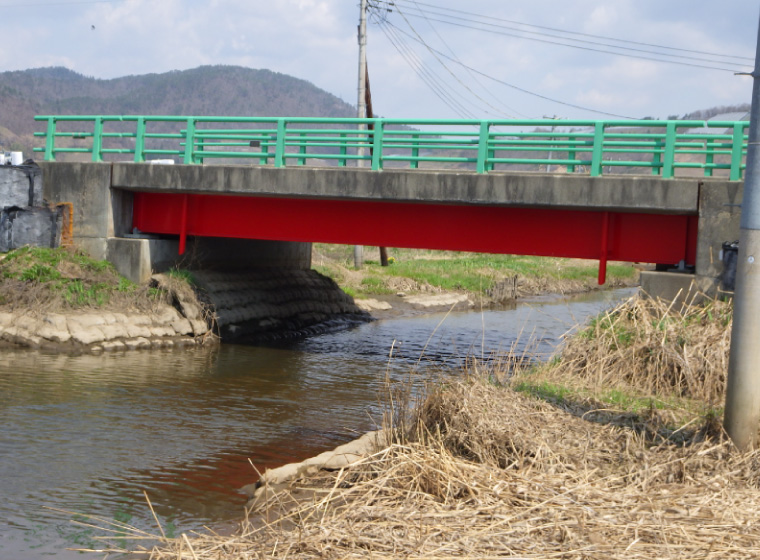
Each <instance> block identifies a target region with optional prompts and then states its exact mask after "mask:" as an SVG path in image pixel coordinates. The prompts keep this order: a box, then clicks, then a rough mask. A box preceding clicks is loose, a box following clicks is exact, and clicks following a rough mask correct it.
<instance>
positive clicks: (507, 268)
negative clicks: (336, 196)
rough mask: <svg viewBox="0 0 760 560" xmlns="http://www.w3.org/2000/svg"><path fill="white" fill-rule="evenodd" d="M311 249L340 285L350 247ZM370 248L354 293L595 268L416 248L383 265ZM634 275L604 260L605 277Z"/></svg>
mask: <svg viewBox="0 0 760 560" xmlns="http://www.w3.org/2000/svg"><path fill="white" fill-rule="evenodd" d="M314 249H315V253H316V254H317V255H319V256H318V257H316V258H315V260H314V268H315V269H316V270H317V271H319V272H320V273H321V274H325V275H326V276H330V277H332V278H333V279H334V280H335V281H336V282H338V284H341V285H343V281H344V280H345V278H344V277H343V274H341V272H340V267H343V268H345V269H353V268H354V260H353V258H354V257H353V247H352V246H348V245H328V244H321V243H316V244H314ZM373 251H377V248H373V247H365V249H364V255H365V261H364V265H363V267H362V273H363V274H364V275H365V276H367V278H364V279H363V280H362V281H361V283H360V285H359V286H357V287H356V288H355V289H356V291H357V292H359V293H375V294H383V293H394V290H392V289H387V288H386V289H383V286H385V285H386V284H387V279H388V278H391V277H398V278H405V279H409V280H412V281H414V282H417V283H419V284H429V285H430V286H433V287H436V288H440V289H443V290H447V291H460V290H463V291H468V292H473V293H484V292H486V291H488V290H489V289H490V288H492V287H493V286H494V284H495V283H497V282H500V281H501V280H503V279H504V278H509V277H513V276H519V277H520V278H523V279H551V280H573V281H574V280H578V281H583V282H588V283H593V282H594V281H595V280H596V278H597V275H598V272H599V270H598V264H597V263H596V262H594V261H588V262H586V261H579V260H577V259H559V258H551V257H532V256H519V255H491V254H486V253H463V252H455V251H427V250H417V249H388V252H389V256H390V260H391V261H392V262H391V264H390V265H389V266H387V267H383V266H380V264H379V261H378V260H376V259H375V258H374V256H371V255H372V253H373ZM635 274H636V271H635V269H634V268H633V267H632V266H630V265H626V264H610V265H609V266H608V268H607V276H608V278H609V279H610V280H632V279H633V278H634V277H635Z"/></svg>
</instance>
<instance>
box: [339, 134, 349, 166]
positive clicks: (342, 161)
mask: <svg viewBox="0 0 760 560" xmlns="http://www.w3.org/2000/svg"><path fill="white" fill-rule="evenodd" d="M347 153H348V149H347V148H346V134H345V132H344V133H341V135H340V155H342V156H345V155H346V154H347ZM338 167H346V158H345V157H342V158H340V159H339V160H338Z"/></svg>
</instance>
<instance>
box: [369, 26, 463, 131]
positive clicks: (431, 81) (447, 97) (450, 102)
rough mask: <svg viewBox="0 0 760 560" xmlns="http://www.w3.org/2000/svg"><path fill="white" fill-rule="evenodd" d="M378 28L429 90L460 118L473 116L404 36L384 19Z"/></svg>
mask: <svg viewBox="0 0 760 560" xmlns="http://www.w3.org/2000/svg"><path fill="white" fill-rule="evenodd" d="M380 28H381V30H382V31H383V33H384V34H385V35H386V37H387V38H388V40H389V41H390V42H391V44H392V45H393V46H394V47H395V49H396V50H397V51H398V52H399V54H400V55H401V56H402V58H404V60H405V61H406V63H407V64H409V66H411V67H412V69H413V70H414V71H415V72H416V73H417V75H418V76H419V77H420V79H421V80H422V81H423V82H424V83H425V84H426V85H427V86H428V87H429V88H430V90H431V91H432V92H433V93H434V94H435V95H436V97H438V98H439V99H440V100H441V101H443V103H444V104H446V105H447V106H448V107H449V108H450V109H451V110H452V111H454V112H455V113H456V114H457V115H458V116H459V117H462V118H475V117H474V115H473V114H472V113H470V112H469V111H468V110H467V108H466V107H465V106H464V105H462V104H461V103H460V102H459V101H457V100H456V99H454V97H453V95H452V94H451V93H450V92H449V91H446V88H445V87H443V85H442V84H441V79H440V78H439V77H438V75H437V74H435V73H434V72H432V71H431V70H429V69H428V68H427V67H426V66H425V64H424V63H423V62H422V60H421V59H420V58H419V57H418V56H417V54H416V53H415V52H414V51H413V50H412V49H411V48H410V47H409V46H408V45H407V44H406V42H405V40H404V38H403V37H402V36H401V35H399V34H398V32H397V30H396V29H395V28H394V27H393V26H391V25H390V24H388V22H386V21H380Z"/></svg>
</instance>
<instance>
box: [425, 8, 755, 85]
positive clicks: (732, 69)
mask: <svg viewBox="0 0 760 560" xmlns="http://www.w3.org/2000/svg"><path fill="white" fill-rule="evenodd" d="M410 17H418V18H419V17H423V16H420V15H415V14H410ZM429 19H431V20H433V21H438V22H440V23H446V24H448V25H453V26H456V27H463V28H466V29H474V30H477V31H484V32H486V33H492V34H494V35H504V36H506V37H515V38H517V39H525V40H527V41H534V42H538V43H546V44H550V45H558V46H562V47H569V48H573V49H579V50H583V51H591V52H601V53H605V54H614V55H617V56H624V57H627V58H636V59H640V60H650V61H654V62H665V63H668V64H677V65H679V66H689V67H692V68H703V69H707V70H721V71H724V72H737V71H741V70H744V69H746V66H736V65H735V66H733V67H730V68H726V67H725V66H709V65H708V64H696V63H692V62H682V61H679V60H668V59H665V58H655V57H651V56H643V55H637V54H629V53H628V52H618V51H611V50H605V49H597V48H593V47H584V46H582V45H573V44H570V43H563V42H561V41H559V40H558V41H551V40H547V39H538V38H536V37H526V36H524V35H517V34H515V33H509V32H507V31H499V30H498V29H489V28H488V27H489V26H490V27H497V28H500V26H495V25H492V24H486V23H483V24H481V25H484V26H486V27H478V26H475V25H468V24H466V23H457V22H454V21H447V20H442V19H436V18H429ZM572 40H576V39H572ZM613 48H616V49H622V50H623V51H626V50H627V51H633V50H634V49H626V48H624V47H613ZM655 54H657V53H655ZM662 56H670V57H678V58H684V59H685V58H692V57H683V56H680V55H666V54H663V55H662ZM697 60H702V59H697ZM704 62H706V63H710V64H724V65H726V66H727V65H728V64H729V63H724V62H720V61H713V60H706V59H704Z"/></svg>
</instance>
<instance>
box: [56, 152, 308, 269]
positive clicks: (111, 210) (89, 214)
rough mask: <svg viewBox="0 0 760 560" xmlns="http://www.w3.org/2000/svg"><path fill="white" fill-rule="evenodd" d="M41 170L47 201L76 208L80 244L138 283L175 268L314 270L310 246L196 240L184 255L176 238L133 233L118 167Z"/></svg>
mask: <svg viewBox="0 0 760 560" xmlns="http://www.w3.org/2000/svg"><path fill="white" fill-rule="evenodd" d="M41 167H42V170H43V193H44V197H45V200H47V201H48V202H51V203H61V202H70V203H72V205H73V211H74V214H73V225H74V242H75V244H76V245H77V246H79V247H81V248H82V249H84V250H85V251H87V252H88V253H89V254H90V255H91V256H92V257H93V258H96V259H100V260H108V261H109V262H111V263H113V264H114V266H115V267H116V269H117V270H118V271H119V273H120V274H122V275H123V276H125V277H127V278H129V279H130V280H132V281H134V282H137V283H145V282H148V281H149V280H150V277H151V274H153V273H154V272H164V271H166V270H169V269H171V268H173V267H181V268H193V269H210V270H232V271H238V270H243V269H247V268H270V267H278V268H292V269H308V268H311V244H310V243H297V242H285V241H262V240H249V239H222V238H194V237H190V238H189V239H188V244H187V249H186V251H185V253H184V254H183V255H180V254H179V241H178V240H177V239H176V238H162V237H160V236H156V235H141V234H139V233H137V234H136V233H135V232H133V231H132V200H133V195H132V192H131V191H129V190H126V189H123V188H116V187H113V181H112V172H113V165H112V164H110V163H69V162H66V163H61V162H42V163H41Z"/></svg>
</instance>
